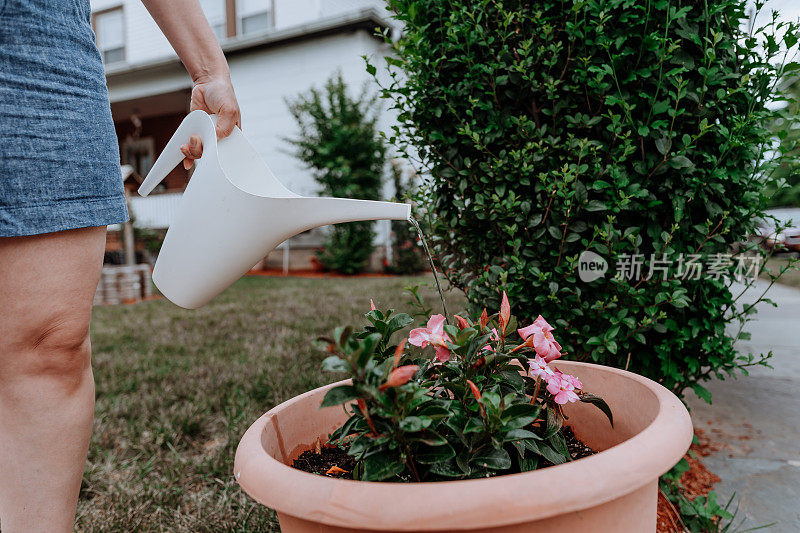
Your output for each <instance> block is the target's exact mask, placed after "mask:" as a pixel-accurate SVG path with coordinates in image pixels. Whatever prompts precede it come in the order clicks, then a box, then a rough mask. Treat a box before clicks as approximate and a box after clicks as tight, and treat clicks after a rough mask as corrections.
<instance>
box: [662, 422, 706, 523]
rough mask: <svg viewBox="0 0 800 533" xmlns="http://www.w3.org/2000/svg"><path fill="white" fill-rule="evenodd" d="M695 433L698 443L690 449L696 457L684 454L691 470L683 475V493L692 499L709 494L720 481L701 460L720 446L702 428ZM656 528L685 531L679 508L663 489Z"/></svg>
mask: <svg viewBox="0 0 800 533" xmlns="http://www.w3.org/2000/svg"><path fill="white" fill-rule="evenodd" d="M694 434H695V435H696V436H697V440H698V443H697V444H692V446H691V447H690V448H689V450H690V451H692V452H694V455H695V456H696V457H692V456H691V455H689V454H688V453H687V454H686V455H685V456H684V459H686V461H688V463H689V470H688V471H686V472H684V474H683V476H681V485H682V486H683V489H684V490H683V493H684V495H685V496H686V497H687V498H689V499H690V500H693V499H694V498H696V497H697V496H705V495H707V494H708V493H709V492H710V491H711V490H712V489H713V488H714V484H715V483H717V482H718V481H720V478H719V476H718V475H716V474H715V473H713V472H711V471H710V470H709V469H708V468H706V467H705V465H704V464H703V463H702V462H701V460H700V459H701V458H702V457H707V456H708V455H711V454H712V453H714V452H715V451H717V450H718V449H719V448H718V447H717V446H715V445H714V444H712V443H711V440H710V439H709V438H708V437H706V435H705V434H704V433H703V430H702V429H695V431H694ZM656 528H657V531H658V533H682V532H683V531H684V529H683V527H682V524H681V519H680V514H679V513H678V510H677V509H676V508H675V506H674V505H672V503H671V502H670V501H669V500H667V498H666V497H665V496H664V495H663V494H662V493H661V491H659V493H658V519H657V522H656Z"/></svg>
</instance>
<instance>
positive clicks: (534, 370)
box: [528, 355, 555, 381]
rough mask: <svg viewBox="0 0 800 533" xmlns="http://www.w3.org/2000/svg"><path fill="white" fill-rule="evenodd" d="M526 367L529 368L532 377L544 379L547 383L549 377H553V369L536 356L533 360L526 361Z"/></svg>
mask: <svg viewBox="0 0 800 533" xmlns="http://www.w3.org/2000/svg"><path fill="white" fill-rule="evenodd" d="M528 365H530V367H531V374H533V375H534V376H536V377H537V378H538V377H541V378H544V380H545V381H547V380H548V379H549V378H550V377H551V376H554V375H555V372H553V369H552V368H550V367H549V366H548V365H547V361H545V360H544V359H542V358H541V357H539V356H538V355H537V356H536V357H534V358H533V359H529V360H528Z"/></svg>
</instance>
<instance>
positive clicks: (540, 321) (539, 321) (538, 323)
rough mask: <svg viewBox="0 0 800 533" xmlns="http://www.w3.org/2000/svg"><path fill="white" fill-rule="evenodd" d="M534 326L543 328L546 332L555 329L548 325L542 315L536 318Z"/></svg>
mask: <svg viewBox="0 0 800 533" xmlns="http://www.w3.org/2000/svg"><path fill="white" fill-rule="evenodd" d="M533 325H534V326H537V327H540V328H542V329H543V330H545V331H553V330H554V329H555V328H554V327H553V326H551V325H550V324H548V323H547V320H545V319H544V317H543V316H542V315H539V316H538V317H536V320H534V321H533Z"/></svg>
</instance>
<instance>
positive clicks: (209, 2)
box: [200, 0, 228, 41]
mask: <svg viewBox="0 0 800 533" xmlns="http://www.w3.org/2000/svg"><path fill="white" fill-rule="evenodd" d="M200 6H201V7H202V8H203V13H205V15H206V18H207V19H208V23H209V25H210V26H211V29H212V30H213V31H214V35H216V36H217V40H219V41H221V40H223V39H225V38H226V37H227V36H228V31H227V24H226V21H227V17H226V16H225V13H226V7H227V0H200Z"/></svg>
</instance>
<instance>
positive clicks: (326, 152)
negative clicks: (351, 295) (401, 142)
mask: <svg viewBox="0 0 800 533" xmlns="http://www.w3.org/2000/svg"><path fill="white" fill-rule="evenodd" d="M376 100H377V98H376V97H375V96H369V95H368V94H367V90H366V87H365V88H364V89H363V90H362V91H361V93H360V94H359V95H358V96H357V97H355V98H353V97H351V96H350V95H349V94H348V93H347V86H346V85H345V83H344V80H342V76H341V74H338V75H336V76H333V77H332V78H330V79H329V80H328V81H327V82H326V83H325V87H324V90H322V91H320V90H319V89H316V88H312V89H311V90H310V91H309V92H307V93H305V94H303V95H300V96H299V97H298V98H297V99H296V100H295V101H293V102H290V103H289V110H290V111H291V113H292V116H294V118H295V120H296V121H297V123H298V125H299V126H300V134H299V135H298V137H297V138H296V139H288V141H289V142H290V143H291V144H292V145H293V146H294V147H295V149H296V154H297V157H298V158H299V159H300V160H301V161H302V162H303V163H305V164H306V165H307V166H308V167H309V168H310V169H311V170H312V172H313V174H314V179H315V180H316V181H317V183H318V184H319V185H320V194H321V195H322V196H335V197H338V198H358V199H362V200H379V199H380V193H381V178H382V175H383V167H384V165H385V163H386V159H385V153H386V148H385V146H384V143H383V140H382V139H381V137H380V136H379V134H378V132H377V130H376V127H375V121H376V119H377V113H376V111H377V107H376V105H375V104H376ZM374 238H375V234H374V232H373V230H372V222H351V223H349V224H336V225H335V226H332V227H331V228H330V233H329V235H328V238H327V240H326V242H325V247H324V249H323V250H322V251H321V252H320V253H319V254H318V256H319V260H320V263H322V265H323V266H324V267H325V268H326V269H329V270H333V271H336V272H339V273H341V274H357V273H359V272H362V271H363V270H364V269H365V268H366V267H367V264H368V262H369V258H370V256H371V255H372V252H373V251H374V249H375V247H374V245H373V240H374Z"/></svg>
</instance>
